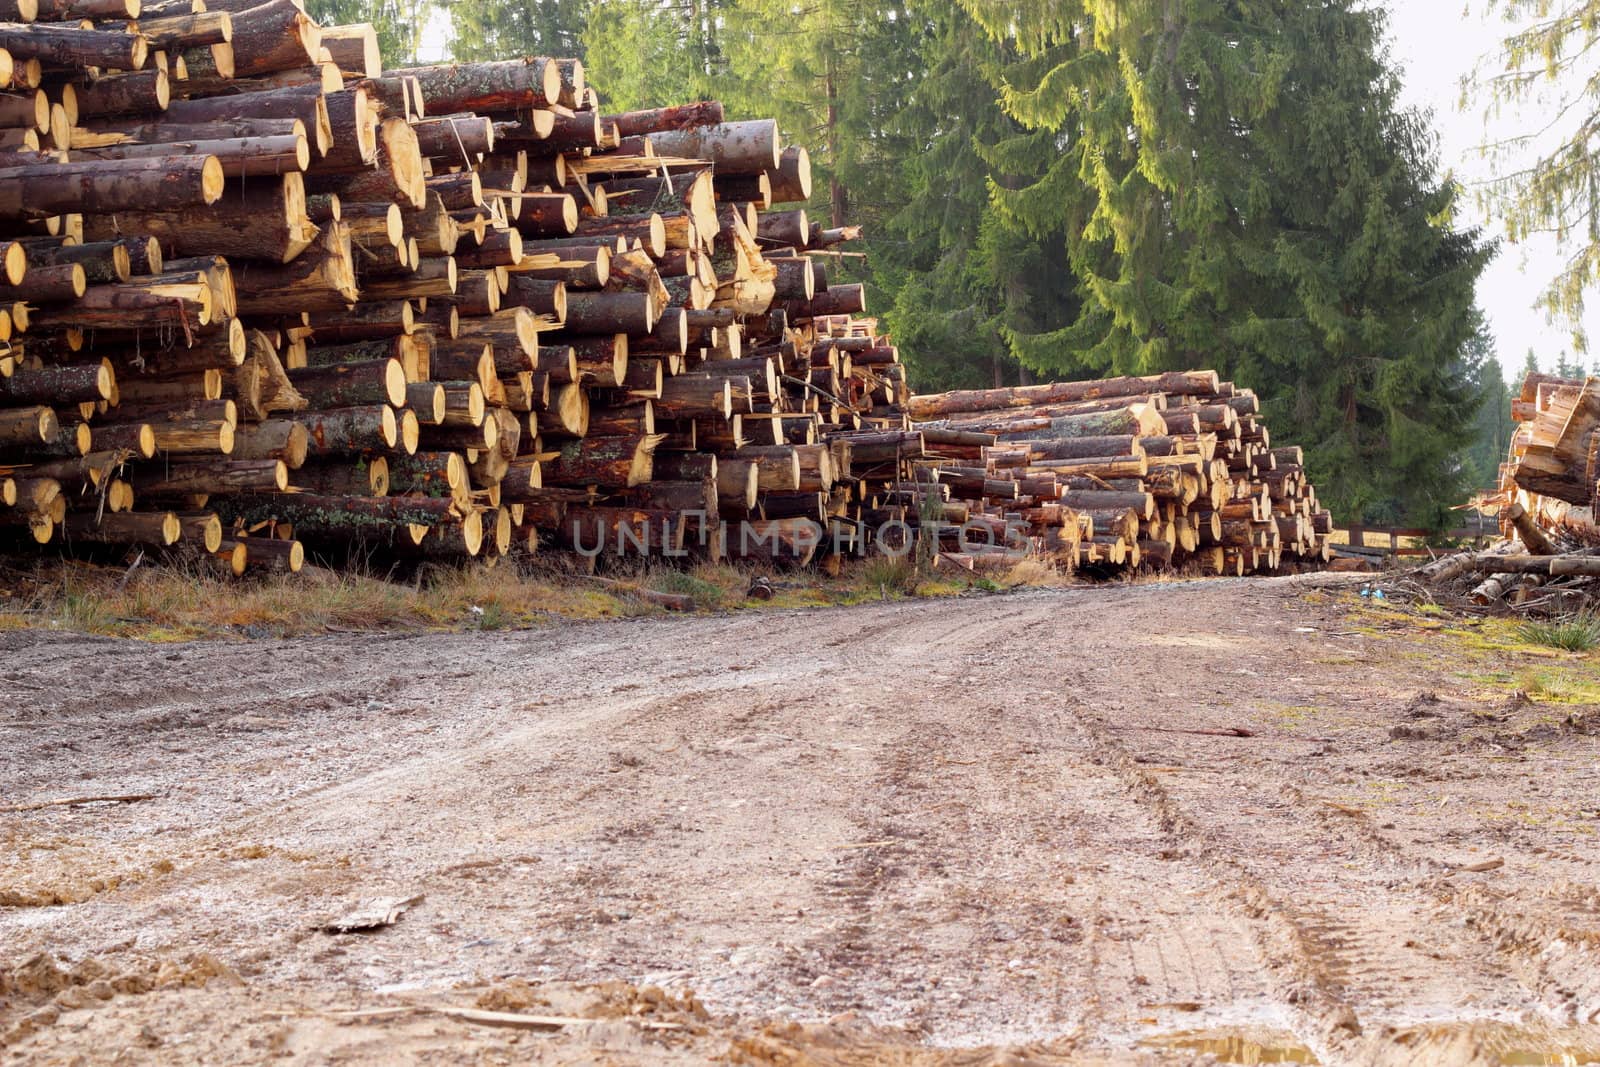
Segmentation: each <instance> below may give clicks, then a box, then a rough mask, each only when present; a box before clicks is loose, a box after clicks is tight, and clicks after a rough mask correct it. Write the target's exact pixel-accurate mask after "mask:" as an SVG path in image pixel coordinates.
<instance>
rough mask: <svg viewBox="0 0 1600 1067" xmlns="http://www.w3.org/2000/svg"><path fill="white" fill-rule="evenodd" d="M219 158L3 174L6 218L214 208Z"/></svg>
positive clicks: (60, 166) (1, 210) (41, 167)
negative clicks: (152, 209)
mask: <svg viewBox="0 0 1600 1067" xmlns="http://www.w3.org/2000/svg"><path fill="white" fill-rule="evenodd" d="M222 189H223V170H222V164H221V163H220V162H218V161H217V159H216V157H214V156H190V157H176V156H164V157H162V158H158V159H127V160H116V161H111V160H92V161H85V162H82V163H71V162H69V163H49V164H37V165H33V166H22V167H7V168H4V169H0V216H4V217H8V218H24V217H34V218H39V217H43V216H46V215H60V214H65V213H69V212H72V213H79V214H86V215H103V214H107V213H111V212H118V211H132V210H139V209H149V208H155V209H158V210H159V209H163V208H182V207H189V206H192V205H205V204H214V203H216V202H217V200H218V199H219V198H220V197H221V196H222Z"/></svg>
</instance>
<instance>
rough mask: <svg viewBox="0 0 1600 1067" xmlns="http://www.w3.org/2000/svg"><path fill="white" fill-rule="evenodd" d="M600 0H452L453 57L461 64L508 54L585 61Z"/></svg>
mask: <svg viewBox="0 0 1600 1067" xmlns="http://www.w3.org/2000/svg"><path fill="white" fill-rule="evenodd" d="M595 6H597V5H596V4H595V3H594V0H520V2H518V3H514V4H507V3H501V2H499V0H450V4H449V8H450V24H451V38H450V53H451V55H452V56H453V57H454V58H455V59H458V60H463V61H465V60H475V59H504V58H505V57H506V56H516V55H530V56H560V57H563V58H565V57H573V58H578V59H581V58H583V34H584V28H585V26H586V25H587V23H588V19H589V12H590V9H591V8H592V7H595Z"/></svg>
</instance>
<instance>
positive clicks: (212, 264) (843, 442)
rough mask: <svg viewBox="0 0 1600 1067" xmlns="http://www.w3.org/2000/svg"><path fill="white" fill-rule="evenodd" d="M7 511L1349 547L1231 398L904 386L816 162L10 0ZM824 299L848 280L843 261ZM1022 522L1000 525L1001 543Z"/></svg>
mask: <svg viewBox="0 0 1600 1067" xmlns="http://www.w3.org/2000/svg"><path fill="white" fill-rule="evenodd" d="M0 4H4V5H5V7H6V11H5V13H4V16H3V18H4V19H5V20H7V21H0V89H3V90H5V91H3V92H0V345H3V349H0V505H3V506H0V526H3V527H4V528H5V530H6V531H7V536H8V537H9V538H10V539H11V541H12V543H13V544H16V543H19V542H20V543H27V542H36V543H38V544H49V545H57V544H60V545H64V546H66V547H68V548H69V549H76V548H78V547H79V546H85V545H90V546H92V545H112V546H129V545H138V546H157V547H161V548H165V549H171V550H173V551H176V552H180V553H184V554H187V555H189V556H192V557H194V558H196V559H199V560H204V561H208V562H210V563H213V564H214V565H215V566H217V567H219V568H223V569H225V570H227V571H229V572H232V573H239V572H241V571H243V570H244V569H245V568H247V567H248V568H264V569H286V570H291V571H292V570H297V569H299V568H300V567H301V566H302V563H303V561H304V559H305V551H306V547H307V546H309V547H310V548H312V549H313V550H315V551H316V553H317V554H318V556H319V557H321V558H325V559H330V560H333V561H337V560H338V559H339V557H340V554H341V553H343V552H348V551H351V550H352V549H355V550H358V551H359V552H360V553H361V554H362V555H363V556H365V554H367V553H370V552H371V551H373V550H375V549H376V550H380V551H383V552H387V553H391V554H394V555H399V556H411V557H420V558H428V557H439V558H445V559H459V558H470V557H487V558H494V557H498V556H501V555H504V554H506V553H508V552H510V551H512V550H513V549H517V550H526V551H531V550H534V549H536V548H538V547H539V546H540V545H548V546H551V547H553V548H556V549H568V550H576V551H577V552H579V553H580V554H582V555H583V556H586V557H588V558H590V559H593V558H595V557H596V556H597V555H599V554H607V553H609V554H636V553H645V554H650V555H656V556H665V557H672V558H678V557H689V558H706V559H718V558H723V557H734V558H741V559H755V560H764V561H773V562H776V561H784V562H794V563H806V562H810V561H811V560H812V559H813V557H815V556H817V555H818V554H819V553H820V554H821V555H822V556H823V557H824V558H826V559H829V560H835V561H836V560H838V559H840V558H841V557H843V556H848V555H852V554H857V555H859V554H865V553H867V552H870V551H872V550H874V549H875V548H876V547H880V546H882V547H887V548H890V549H891V550H895V551H900V550H905V549H907V548H908V546H909V544H910V543H911V541H912V539H913V538H915V537H917V536H918V531H919V529H920V531H921V534H922V537H923V543H924V544H926V543H928V541H929V540H933V541H937V543H938V544H939V546H940V547H944V548H953V549H956V550H957V551H954V552H952V553H951V554H950V556H951V558H952V559H956V560H957V561H958V562H960V563H961V564H962V565H963V566H973V567H976V566H977V565H978V564H979V563H980V562H982V563H985V564H988V563H992V562H993V560H992V559H990V558H984V559H982V560H980V559H979V558H978V557H980V556H983V555H984V553H983V552H980V551H976V550H969V548H968V547H967V546H968V545H969V543H970V542H971V541H972V540H973V538H974V531H977V533H979V534H981V535H982V536H981V537H980V538H979V540H982V541H985V542H993V543H995V544H996V545H997V546H998V547H999V548H1002V549H1003V548H1004V546H1005V541H1006V537H1007V531H1008V530H1010V529H1012V528H1013V527H1014V526H1015V525H1016V524H1019V523H1020V524H1021V525H1022V527H1023V528H1024V529H1025V538H1024V540H1025V541H1026V544H1027V546H1028V547H1030V548H1032V549H1034V550H1035V551H1037V552H1040V553H1042V554H1044V555H1045V556H1047V557H1048V558H1049V559H1051V560H1052V561H1054V562H1056V563H1058V564H1060V565H1062V566H1064V567H1069V568H1070V567H1078V566H1086V567H1091V568H1099V569H1102V570H1104V569H1113V568H1128V567H1133V566H1153V565H1158V564H1160V565H1165V564H1167V563H1182V562H1184V561H1186V560H1190V559H1196V560H1199V561H1200V562H1201V563H1202V565H1204V566H1206V567H1207V569H1210V570H1213V571H1219V572H1220V571H1231V572H1234V573H1238V572H1241V571H1246V570H1258V569H1270V568H1271V567H1274V566H1276V565H1278V564H1279V562H1280V561H1281V559H1283V558H1284V557H1293V558H1297V559H1305V560H1310V559H1314V558H1317V557H1318V555H1319V553H1322V552H1324V551H1325V545H1326V539H1325V533H1326V525H1327V523H1326V521H1325V520H1326V515H1325V514H1324V513H1320V512H1319V511H1318V510H1317V509H1316V506H1315V495H1314V493H1313V492H1312V490H1311V488H1310V486H1309V485H1308V484H1306V482H1305V479H1304V476H1303V473H1302V471H1301V468H1300V464H1299V455H1298V452H1297V451H1295V450H1293V449H1272V448H1270V447H1269V444H1268V441H1267V436H1266V430H1265V428H1264V427H1262V426H1261V425H1260V424H1259V419H1258V418H1257V415H1256V407H1255V400H1254V397H1253V396H1252V395H1251V394H1250V393H1249V392H1248V391H1247V390H1239V389H1235V388H1233V387H1232V386H1231V385H1226V384H1224V383H1220V382H1218V381H1217V380H1216V377H1215V375H1210V376H1207V375H1204V374H1197V375H1187V376H1177V377H1173V378H1171V380H1168V379H1167V378H1163V379H1162V380H1160V381H1149V380H1119V381H1112V382H1099V383H1070V384H1064V385H1057V386H1046V387H1033V388H1032V389H1031V390H1030V389H1026V388H1025V389H1019V390H1013V391H998V392H993V393H985V394H950V395H947V396H945V397H922V398H918V399H917V400H916V401H915V402H914V403H913V404H912V405H911V409H910V410H911V412H912V413H914V414H916V415H917V416H918V418H919V419H921V420H923V421H922V422H921V424H920V425H913V424H912V422H911V420H910V418H909V417H908V408H907V402H908V400H909V399H910V396H909V390H908V388H907V384H906V376H905V370H904V367H903V365H902V364H901V362H900V358H899V352H898V350H897V349H896V348H895V346H894V345H893V344H892V343H891V342H890V341H889V339H888V338H886V337H884V336H883V335H882V334H881V333H880V332H879V330H878V328H877V324H876V322H875V321H874V320H872V319H870V318H867V317H865V313H866V310H867V309H866V301H865V296H864V293H863V291H862V287H861V286H860V285H857V284H849V283H846V282H844V281H842V280H840V278H839V276H838V275H839V271H838V266H839V264H840V263H842V262H843V260H842V259H841V258H840V253H839V252H838V251H837V250H836V248H835V246H837V245H840V244H843V243H845V242H848V241H850V240H853V239H854V238H856V237H858V236H859V231H858V230H857V229H856V228H854V227H850V226H825V225H822V224H820V223H819V222H818V221H815V220H813V219H811V218H810V217H809V216H808V215H807V213H806V211H805V209H804V207H803V206H801V205H803V204H804V203H805V202H806V201H807V200H808V199H809V197H810V195H811V172H810V163H809V159H808V157H807V155H806V152H805V150H804V149H803V148H800V147H798V146H786V145H784V144H783V143H782V141H781V139H780V137H779V133H778V128H777V124H776V123H775V122H773V121H771V120H755V121H732V120H730V119H729V117H728V116H726V115H724V113H723V109H722V106H721V105H720V104H718V103H715V102H698V103H692V104H686V105H682V106H678V107H665V108H659V109H654V110H649V111H640V112H630V113H624V114H608V113H606V112H605V111H604V110H603V109H602V107H601V106H600V98H599V94H598V93H597V91H596V89H595V87H594V86H592V85H590V84H589V82H588V77H587V72H586V71H585V70H584V67H583V65H582V63H580V62H578V61H576V60H570V59H559V58H546V57H530V58H521V59H510V60H506V61H500V62H484V63H465V64H459V65H443V66H423V67H411V68H402V69H389V68H385V67H384V64H383V61H382V57H381V56H380V55H379V52H378V47H377V38H376V35H375V33H374V31H373V29H372V27H371V26H368V25H365V24H358V25H350V26H319V25H317V24H316V23H314V22H313V21H312V20H311V19H310V18H309V17H308V16H307V15H306V13H305V11H304V10H303V8H302V6H301V0H266V2H259V0H157V2H150V3H143V2H142V0H53V2H51V3H41V2H39V0H0ZM830 275H833V277H830ZM997 535H998V539H997Z"/></svg>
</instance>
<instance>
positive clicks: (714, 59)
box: [583, 0, 741, 117]
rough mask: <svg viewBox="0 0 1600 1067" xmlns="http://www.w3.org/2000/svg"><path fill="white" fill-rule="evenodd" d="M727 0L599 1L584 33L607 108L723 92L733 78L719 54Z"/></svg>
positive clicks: (735, 112)
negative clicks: (599, 3)
mask: <svg viewBox="0 0 1600 1067" xmlns="http://www.w3.org/2000/svg"><path fill="white" fill-rule="evenodd" d="M731 6H732V0H667V2H663V0H610V2H608V3H605V4H603V5H597V7H596V9H595V11H594V13H593V15H592V16H591V17H590V18H589V19H588V21H587V23H586V25H585V28H584V32H583V48H584V55H585V57H586V60H587V62H588V63H590V64H591V65H592V66H593V67H594V68H595V70H596V71H599V72H604V73H603V75H602V76H601V77H600V78H598V79H597V88H598V89H599V90H600V95H601V100H602V102H603V103H604V105H605V107H606V108H607V109H608V110H615V111H626V110H631V109H634V108H647V107H662V106H664V105H667V104H680V103H684V102H685V101H689V100H716V99H720V100H723V102H724V103H726V104H728V105H729V106H730V111H729V114H730V117H737V116H738V115H740V114H741V112H740V111H739V110H738V108H737V106H736V104H737V102H736V101H733V100H729V99H727V91H728V90H729V89H730V88H731V87H732V85H733V81H732V79H731V78H730V76H729V74H728V64H727V59H726V57H725V56H724V54H723V49H722V36H723V29H722V24H723V19H724V16H725V14H726V12H727V9H728V8H730V7H731Z"/></svg>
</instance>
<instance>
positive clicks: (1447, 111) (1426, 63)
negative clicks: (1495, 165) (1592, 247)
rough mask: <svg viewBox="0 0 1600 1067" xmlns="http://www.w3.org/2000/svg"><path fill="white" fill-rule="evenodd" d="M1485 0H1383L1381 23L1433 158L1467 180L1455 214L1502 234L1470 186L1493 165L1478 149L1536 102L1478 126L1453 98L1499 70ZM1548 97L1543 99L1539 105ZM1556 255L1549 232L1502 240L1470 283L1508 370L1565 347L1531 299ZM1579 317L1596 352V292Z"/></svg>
mask: <svg viewBox="0 0 1600 1067" xmlns="http://www.w3.org/2000/svg"><path fill="white" fill-rule="evenodd" d="M1486 6H1487V5H1486V3H1485V0H1468V3H1466V4H1463V0H1387V2H1386V3H1384V4H1383V7H1385V8H1386V9H1387V10H1388V12H1389V31H1390V34H1391V36H1392V38H1393V40H1392V42H1391V44H1392V47H1393V56H1394V59H1395V60H1396V61H1397V62H1398V64H1399V65H1400V66H1401V68H1402V70H1403V71H1404V77H1405V83H1404V99H1405V102H1406V103H1407V104H1411V105H1415V106H1418V107H1423V108H1427V109H1430V110H1431V111H1432V112H1433V120H1434V127H1435V129H1436V130H1437V131H1438V133H1439V149H1440V163H1441V165H1442V166H1443V168H1444V169H1445V170H1447V171H1452V172H1454V174H1455V176H1456V178H1457V180H1459V181H1460V182H1461V183H1462V184H1463V185H1465V186H1466V187H1467V188H1468V194H1467V195H1466V196H1465V197H1463V201H1464V204H1463V207H1464V208H1465V216H1466V217H1465V218H1464V219H1463V221H1464V222H1476V223H1479V224H1482V225H1484V226H1485V228H1486V230H1487V232H1488V233H1489V234H1490V235H1491V236H1495V237H1503V236H1504V234H1505V231H1504V228H1503V227H1502V226H1500V225H1499V224H1497V223H1496V222H1494V221H1493V220H1492V219H1489V218H1486V217H1485V215H1484V213H1483V210H1482V209H1481V208H1480V207H1479V205H1478V204H1477V203H1476V197H1474V196H1473V195H1472V193H1471V190H1472V188H1473V186H1474V183H1481V182H1482V181H1484V180H1485V179H1487V178H1488V177H1489V176H1490V175H1491V174H1492V173H1493V171H1492V169H1491V167H1490V165H1489V162H1488V161H1487V160H1485V159H1483V158H1482V157H1481V155H1480V153H1479V152H1478V146H1479V145H1481V144H1483V143H1484V141H1485V139H1486V137H1488V136H1503V135H1504V134H1505V133H1506V132H1514V131H1516V130H1519V129H1522V128H1527V127H1529V126H1531V125H1532V124H1533V123H1534V122H1540V124H1541V125H1542V124H1543V122H1542V121H1541V113H1542V112H1543V111H1544V109H1543V108H1541V107H1540V106H1539V105H1538V104H1537V103H1534V104H1529V105H1525V106H1523V107H1522V108H1521V109H1520V112H1519V113H1511V114H1506V115H1503V116H1501V117H1500V118H1498V119H1497V120H1496V121H1495V123H1494V125H1493V126H1491V127H1488V128H1487V130H1486V126H1485V119H1484V107H1485V102H1484V101H1482V100H1470V101H1469V103H1468V106H1467V109H1466V110H1463V109H1462V107H1461V95H1462V94H1461V79H1462V78H1463V76H1465V75H1469V74H1471V73H1472V72H1473V70H1474V69H1475V67H1478V66H1479V65H1480V64H1482V65H1484V69H1486V70H1498V69H1499V65H1498V64H1497V62H1496V56H1497V54H1498V47H1499V43H1500V40H1501V39H1502V38H1503V37H1504V36H1505V35H1506V33H1507V32H1508V30H1511V29H1515V28H1516V27H1515V26H1514V25H1512V26H1508V24H1507V23H1505V22H1504V21H1502V20H1501V19H1500V18H1499V17H1498V16H1486V15H1485V14H1484V8H1485V7H1486ZM1547 106H1548V103H1546V107H1547ZM1563 259H1564V256H1563V255H1562V253H1561V251H1560V249H1559V248H1558V247H1557V244H1556V241H1555V240H1554V238H1548V237H1547V238H1539V239H1535V240H1532V241H1529V242H1527V243H1524V244H1520V245H1512V244H1509V243H1505V242H1502V244H1501V251H1500V254H1499V256H1497V257H1496V258H1495V260H1494V262H1492V263H1491V264H1490V265H1489V268H1488V270H1486V271H1485V272H1484V275H1483V278H1482V280H1481V281H1480V282H1479V283H1478V301H1479V303H1480V305H1481V306H1482V307H1483V310H1484V313H1485V315H1486V316H1487V317H1488V320H1489V326H1490V329H1491V330H1492V331H1493V333H1494V337H1495V343H1496V348H1497V350H1498V353H1499V357H1500V362H1501V364H1502V366H1503V367H1504V369H1505V371H1506V374H1507V376H1508V377H1511V378H1515V377H1517V369H1518V368H1520V366H1521V365H1522V361H1523V359H1524V358H1526V355H1527V352H1528V349H1529V348H1532V349H1533V350H1534V354H1535V355H1536V356H1537V358H1538V360H1539V364H1540V365H1541V366H1542V367H1545V368H1546V369H1550V368H1552V367H1554V365H1555V362H1556V359H1557V358H1558V357H1559V356H1560V355H1561V354H1562V353H1565V352H1570V351H1571V350H1572V344H1571V338H1570V336H1569V333H1568V331H1567V330H1566V329H1564V328H1563V327H1562V326H1561V325H1560V324H1555V325H1552V324H1550V323H1547V322H1546V321H1545V314H1544V312H1543V311H1541V310H1538V309H1537V308H1535V307H1534V302H1535V301H1536V300H1537V299H1538V297H1539V293H1540V292H1541V291H1542V290H1543V288H1544V287H1545V284H1546V283H1547V282H1548V281H1549V280H1550V279H1551V278H1553V277H1554V276H1555V275H1556V274H1557V273H1558V272H1559V270H1560V268H1561V263H1562V261H1563ZM1590 304H1591V308H1592V309H1597V310H1591V311H1590V312H1589V314H1588V315H1587V316H1586V326H1587V328H1588V331H1589V333H1590V335H1591V336H1593V337H1595V338H1597V341H1596V342H1595V344H1594V346H1593V347H1594V348H1595V349H1596V350H1597V351H1596V352H1592V353H1591V355H1590V356H1589V357H1587V358H1586V360H1585V362H1589V363H1592V362H1593V361H1594V358H1595V356H1596V355H1597V354H1600V294H1595V296H1594V297H1593V298H1592V299H1591V300H1590Z"/></svg>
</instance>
